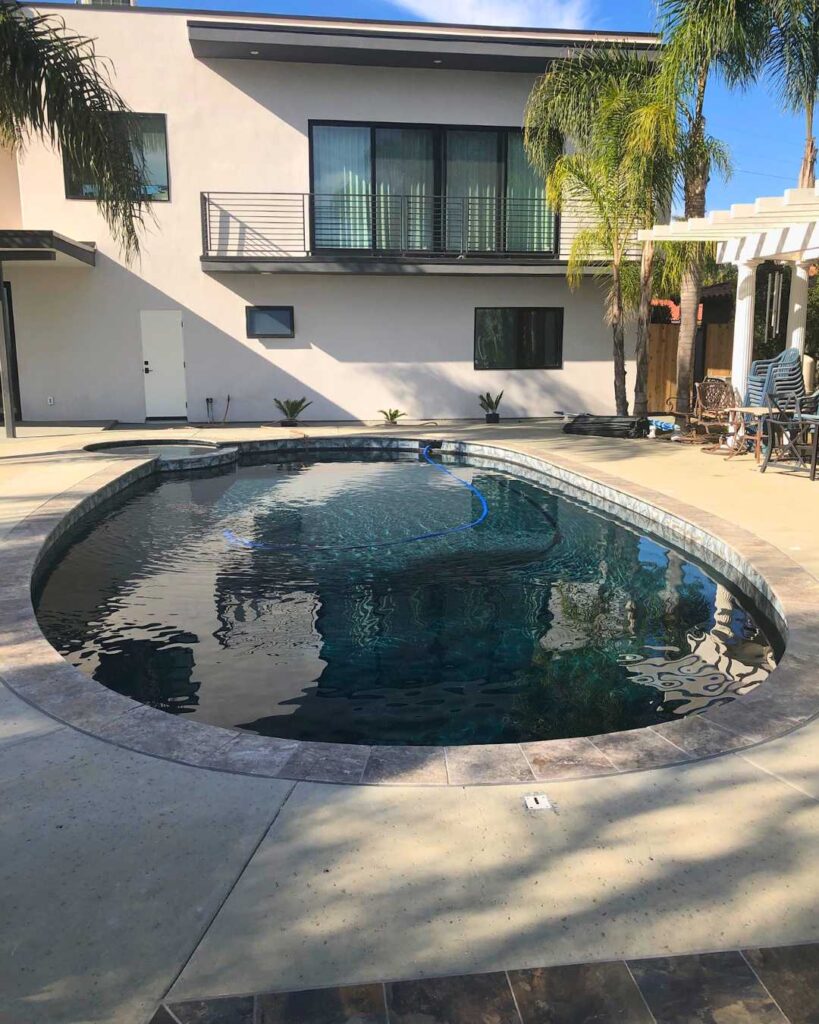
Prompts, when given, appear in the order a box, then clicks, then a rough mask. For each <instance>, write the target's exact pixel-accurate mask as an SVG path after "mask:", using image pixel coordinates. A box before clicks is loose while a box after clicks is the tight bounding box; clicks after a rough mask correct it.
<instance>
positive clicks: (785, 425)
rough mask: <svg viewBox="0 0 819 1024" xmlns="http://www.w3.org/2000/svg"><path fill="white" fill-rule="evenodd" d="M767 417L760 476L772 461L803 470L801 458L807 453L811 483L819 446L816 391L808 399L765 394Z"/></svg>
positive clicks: (790, 395) (818, 409)
mask: <svg viewBox="0 0 819 1024" xmlns="http://www.w3.org/2000/svg"><path fill="white" fill-rule="evenodd" d="M768 410H769V413H770V415H769V416H768V418H767V419H766V421H765V428H764V429H765V434H766V447H765V458H764V460H763V462H762V466H761V467H760V472H762V473H764V472H765V470H766V469H767V468H768V463H769V462H770V461H771V459H772V458H773V457H776V458H777V459H789V458H793V459H795V460H796V467H795V468H796V469H804V468H805V465H806V463H805V454H806V453H807V452H808V451H810V452H811V466H810V472H811V476H810V478H811V480H813V479H815V477H816V455H817V447H819V445H818V444H817V442H819V423H817V420H816V417H817V414H819V390H817V391H814V392H813V394H810V395H804V394H803V395H801V396H799V397H794V396H793V395H792V394H787V393H786V394H785V395H784V396H783V395H780V394H778V393H777V392H769V393H768Z"/></svg>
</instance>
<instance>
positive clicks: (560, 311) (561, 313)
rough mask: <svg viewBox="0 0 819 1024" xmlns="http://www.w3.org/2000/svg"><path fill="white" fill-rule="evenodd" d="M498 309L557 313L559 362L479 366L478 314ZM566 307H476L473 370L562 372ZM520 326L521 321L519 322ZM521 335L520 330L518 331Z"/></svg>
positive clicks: (518, 342) (518, 311)
mask: <svg viewBox="0 0 819 1024" xmlns="http://www.w3.org/2000/svg"><path fill="white" fill-rule="evenodd" d="M498 309H511V310H514V311H515V313H517V314H521V313H539V312H544V313H556V314H557V323H558V339H557V348H558V361H557V362H556V363H550V364H548V365H545V366H478V358H477V357H478V352H477V347H478V314H479V313H481V312H484V311H487V310H498ZM565 312H566V310H565V307H564V306H476V307H475V321H474V327H473V333H472V368H473V369H474V370H475V371H476V372H477V373H484V372H492V371H502V372H509V371H516V372H522V373H531V372H538V371H541V370H562V369H563V328H564V323H565ZM518 324H519V321H518ZM518 335H519V330H518ZM517 344H520V337H519V336H518V339H517Z"/></svg>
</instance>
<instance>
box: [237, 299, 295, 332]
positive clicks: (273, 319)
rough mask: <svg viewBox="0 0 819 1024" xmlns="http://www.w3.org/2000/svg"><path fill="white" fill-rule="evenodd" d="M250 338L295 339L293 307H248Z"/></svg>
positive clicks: (246, 311) (247, 317)
mask: <svg viewBox="0 0 819 1024" xmlns="http://www.w3.org/2000/svg"><path fill="white" fill-rule="evenodd" d="M245 318H246V321H247V336H248V338H295V336H296V329H295V324H294V322H293V307H292V306H247V307H246V309H245Z"/></svg>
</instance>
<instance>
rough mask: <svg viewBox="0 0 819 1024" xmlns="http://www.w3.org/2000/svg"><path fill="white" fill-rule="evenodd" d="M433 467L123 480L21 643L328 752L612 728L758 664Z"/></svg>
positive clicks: (492, 489) (726, 604) (538, 506)
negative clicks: (130, 484)
mask: <svg viewBox="0 0 819 1024" xmlns="http://www.w3.org/2000/svg"><path fill="white" fill-rule="evenodd" d="M444 465H445V466H446V467H447V468H449V469H450V470H451V471H452V472H453V473H454V474H455V475H456V476H457V477H458V478H459V479H455V478H454V477H453V476H451V475H447V474H445V473H443V472H442V471H441V470H439V469H437V468H435V467H434V466H432V465H430V464H428V463H427V462H426V461H424V460H423V459H419V458H418V457H416V456H401V457H398V456H389V455H386V454H384V453H380V454H378V455H375V456H372V457H370V456H366V455H362V454H361V453H357V454H355V455H352V456H343V455H337V456H327V457H301V456H296V457H294V456H290V457H289V458H281V459H280V460H279V461H275V462H274V461H268V462H263V463H257V464H252V463H248V462H245V463H244V464H242V465H241V466H240V467H239V468H238V469H236V470H235V471H232V472H228V473H219V474H214V475H201V476H186V477H178V478H169V479H163V480H162V482H161V483H157V482H154V481H151V482H147V483H141V484H139V485H138V486H137V487H136V488H132V489H130V490H129V491H128V492H127V493H126V494H125V495H121V496H120V497H119V498H118V499H116V501H115V503H114V504H112V505H110V506H108V507H107V509H106V510H105V511H104V512H102V513H100V514H99V515H98V518H97V519H96V520H95V521H94V522H93V523H92V524H91V525H88V526H86V527H85V529H84V530H83V532H81V533H79V534H75V535H74V537H73V539H72V541H71V542H70V544H69V545H68V546H66V547H65V549H64V550H63V552H62V553H61V556H60V557H59V560H58V561H57V562H56V564H55V567H54V568H53V570H52V571H51V573H50V575H49V576H48V577H47V578H45V579H44V581H43V583H42V585H41V588H40V592H39V594H38V595H37V611H38V616H39V620H40V623H41V626H42V628H43V630H44V632H45V634H46V636H47V637H48V638H49V640H50V641H51V642H52V643H53V644H54V645H55V646H56V647H57V648H58V649H59V650H60V651H61V652H62V653H63V654H64V655H65V656H66V657H67V658H68V659H69V660H70V661H71V662H72V663H73V664H75V665H77V666H79V667H80V668H81V669H82V670H83V671H84V672H86V673H87V674H88V675H90V676H92V677H93V678H94V679H96V680H97V681H98V682H100V683H101V684H102V685H104V686H108V687H110V688H111V689H113V690H116V691H117V692H119V693H122V694H125V695H127V696H129V697H133V698H135V699H136V700H139V701H142V702H144V703H146V704H150V705H152V706H153V707H157V708H162V709H163V710H165V711H169V712H171V713H173V714H187V715H192V716H194V717H195V718H197V719H199V720H201V721H203V722H209V723H212V724H216V725H223V726H238V727H240V728H242V729H247V730H251V731H253V732H257V733H262V734H265V735H271V736H284V737H295V738H299V739H313V740H328V741H339V742H352V743H356V742H366V743H375V744H390V743H402V744H463V743H496V742H511V741H520V740H531V739H549V738H556V737H566V736H582V735H591V734H594V733H600V732H608V731H612V730H620V729H628V728H633V727H636V726H642V725H648V724H651V723H657V722H662V721H667V720H669V719H673V718H675V717H677V716H680V715H686V714H694V713H697V712H701V711H703V710H704V709H705V708H706V707H708V706H709V705H712V704H715V703H722V702H726V701H729V700H732V699H734V698H735V697H736V696H738V695H740V694H742V693H744V692H747V691H748V690H750V689H752V688H753V687H754V686H756V685H757V684H758V683H759V682H761V681H762V680H763V679H764V678H765V676H766V675H767V673H768V672H769V671H770V669H771V668H772V666H773V652H772V649H771V646H770V644H769V642H768V639H767V638H766V635H765V632H764V631H763V629H761V628H760V623H758V622H755V620H754V617H753V616H752V614H751V612H750V611H749V610H748V609H747V608H745V607H743V605H742V603H741V602H740V601H739V600H738V599H737V598H736V597H735V596H734V595H733V594H732V592H731V590H730V588H729V587H728V585H727V584H725V583H724V582H720V581H718V580H716V579H713V578H711V577H710V576H709V575H707V574H706V573H705V572H704V571H703V569H702V568H700V567H699V566H697V565H695V564H692V563H691V562H690V561H687V560H686V559H685V557H684V556H682V555H680V554H679V553H677V552H676V551H674V550H669V549H668V548H667V547H664V546H663V545H662V544H660V543H658V542H657V541H655V540H652V539H650V538H647V537H641V536H639V535H638V534H637V533H635V532H633V531H632V530H630V529H628V528H626V527H625V526H623V525H621V524H619V523H617V522H615V521H613V520H611V519H608V518H606V517H603V516H600V515H597V514H595V513H594V512H593V511H591V510H589V509H586V508H584V507H582V506H580V505H578V504H576V503H574V502H572V501H569V500H567V499H565V498H561V497H560V496H559V494H557V493H555V492H553V491H551V490H547V489H545V488H543V487H540V486H536V485H534V484H532V483H529V482H526V481H525V480H522V479H520V478H517V477H515V476H513V475H511V474H507V473H504V472H499V471H496V470H489V469H483V468H474V467H471V466H470V465H468V464H466V463H464V462H453V461H451V460H447V461H446V462H445V463H444ZM460 481H464V482H466V483H469V484H471V485H472V488H473V489H472V490H470V489H469V488H467V487H466V486H464V484H463V483H462V482H460ZM481 496H483V498H484V499H485V501H486V505H487V508H488V514H487V515H486V516H485V518H482V517H483V506H482V503H481ZM481 519H482V521H479V520H481ZM476 521H479V522H478V525H476V526H474V527H471V528H465V527H466V526H467V524H470V523H473V522H476ZM456 527H464V528H462V529H454V528H456ZM446 531H453V532H446ZM442 533H443V535H438V534H442ZM428 535H432V536H428ZM418 536H422V537H424V539H421V540H412V539H411V538H413V537H418Z"/></svg>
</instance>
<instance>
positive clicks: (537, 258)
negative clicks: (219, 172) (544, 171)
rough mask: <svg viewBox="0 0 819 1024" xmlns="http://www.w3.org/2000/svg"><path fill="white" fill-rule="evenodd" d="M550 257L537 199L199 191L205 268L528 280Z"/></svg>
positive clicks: (548, 216) (554, 231)
mask: <svg viewBox="0 0 819 1024" xmlns="http://www.w3.org/2000/svg"><path fill="white" fill-rule="evenodd" d="M558 251H559V249H558V222H557V218H556V217H555V215H554V213H553V212H552V211H551V210H550V208H549V207H548V205H547V204H546V203H545V202H544V201H543V200H539V199H514V198H506V197H502V198H498V197H488V198H483V197H459V196H417V195H415V196H412V195H370V194H366V195H365V194H350V195H322V194H317V193H298V192H296V193H294V192H289V193H285V192H280V193H271V192H204V193H202V264H203V268H204V269H205V270H209V271H234V272H236V271H239V272H246V273H247V272H250V273H253V272H255V273H275V272H277V271H279V272H282V273H293V272H313V273H318V272H335V273H339V272H341V273H408V272H413V269H414V270H415V272H418V273H430V272H432V273H435V272H439V273H474V272H477V273H498V274H509V273H524V272H526V273H532V272H533V269H532V268H533V267H542V268H548V266H549V265H550V264H551V266H552V267H553V268H554V267H555V265H556V263H557V260H558V256H557V254H558ZM535 272H536V271H535Z"/></svg>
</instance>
